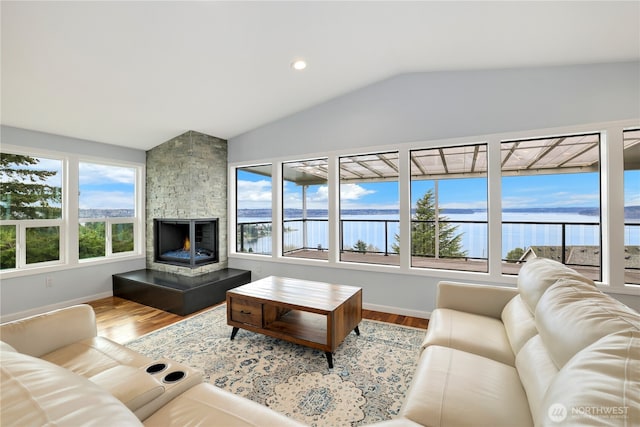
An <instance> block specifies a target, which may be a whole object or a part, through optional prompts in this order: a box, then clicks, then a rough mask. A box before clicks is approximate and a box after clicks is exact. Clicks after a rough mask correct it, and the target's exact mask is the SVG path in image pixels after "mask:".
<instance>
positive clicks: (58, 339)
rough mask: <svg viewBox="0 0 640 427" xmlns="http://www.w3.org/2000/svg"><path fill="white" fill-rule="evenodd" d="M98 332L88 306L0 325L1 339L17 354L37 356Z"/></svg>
mask: <svg viewBox="0 0 640 427" xmlns="http://www.w3.org/2000/svg"><path fill="white" fill-rule="evenodd" d="M97 334H98V329H97V326H96V315H95V312H94V311H93V308H92V307H91V306H90V305H86V304H80V305H74V306H72V307H67V308H62V309H59V310H53V311H50V312H48V313H44V314H38V315H35V316H31V317H26V318H24V319H20V320H15V321H13V322H8V323H4V324H2V325H0V339H2V341H4V342H6V343H7V344H9V345H10V346H12V347H13V348H15V349H16V350H17V351H19V352H20V353H24V354H28V355H30V356H34V357H40V356H43V355H45V354H47V353H50V352H52V351H54V350H57V349H59V348H62V347H65V346H67V345H69V344H72V343H74V342H77V341H80V340H83V339H86V338H91V337H95V336H96V335H97Z"/></svg>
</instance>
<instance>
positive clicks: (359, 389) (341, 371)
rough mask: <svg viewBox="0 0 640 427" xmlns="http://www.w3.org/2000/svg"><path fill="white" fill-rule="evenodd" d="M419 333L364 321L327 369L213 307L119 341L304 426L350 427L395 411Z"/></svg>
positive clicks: (314, 355)
mask: <svg viewBox="0 0 640 427" xmlns="http://www.w3.org/2000/svg"><path fill="white" fill-rule="evenodd" d="M425 333H426V332H425V330H424V329H417V328H409V327H404V326H398V325H393V324H389V323H384V322H376V321H372V320H363V321H362V323H360V336H357V335H356V334H355V333H351V334H349V336H348V337H347V338H346V339H345V341H344V342H343V343H342V344H341V345H340V347H339V348H338V349H337V350H336V352H335V354H334V356H333V364H334V368H333V369H329V367H328V364H327V359H326V357H325V355H324V352H322V351H318V350H314V349H310V348H307V347H303V346H300V345H296V344H290V343H288V342H285V341H282V340H278V339H275V338H270V337H266V336H264V335H260V334H256V333H253V332H249V331H245V330H242V329H240V331H239V332H238V334H237V335H236V337H235V339H234V340H233V341H231V340H230V339H229V338H230V335H231V327H230V326H228V325H227V322H226V306H225V305H222V306H218V307H215V308H213V309H211V310H209V311H206V312H204V313H201V314H199V315H197V316H194V317H192V318H190V319H186V320H183V321H181V322H179V323H176V324H173V325H171V326H167V327H166V328H163V329H160V330H158V331H155V332H152V333H150V334H147V335H145V336H143V337H140V338H138V339H136V340H134V341H131V342H129V343H128V344H127V347H129V348H131V349H133V350H136V351H139V352H140V353H142V354H145V355H147V356H149V357H152V358H158V359H159V358H162V357H167V358H170V359H173V360H175V361H177V362H180V363H184V364H186V365H189V366H191V367H193V368H196V369H199V370H201V371H203V372H204V376H205V381H208V382H210V383H212V384H214V385H216V386H218V387H221V388H223V389H225V390H228V391H230V392H232V393H235V394H238V395H241V396H244V397H247V398H249V399H251V400H254V401H256V402H258V403H260V404H262V405H265V406H269V407H270V408H272V409H274V410H276V411H278V412H281V413H283V414H286V415H288V416H290V417H292V418H294V419H297V420H299V421H301V422H303V423H306V424H309V425H312V426H358V425H363V424H370V423H373V422H376V421H383V420H388V419H391V418H392V417H393V416H394V415H396V414H397V413H398V411H399V410H400V406H401V405H402V402H403V401H404V396H405V394H406V391H407V389H408V387H409V385H410V384H411V379H412V378H413V373H414V371H415V368H416V364H417V358H418V351H419V347H420V344H421V343H422V340H423V338H424V336H425Z"/></svg>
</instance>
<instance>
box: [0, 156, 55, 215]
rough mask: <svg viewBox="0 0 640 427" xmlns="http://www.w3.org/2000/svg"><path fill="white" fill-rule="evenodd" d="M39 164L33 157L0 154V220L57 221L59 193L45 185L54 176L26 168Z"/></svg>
mask: <svg viewBox="0 0 640 427" xmlns="http://www.w3.org/2000/svg"><path fill="white" fill-rule="evenodd" d="M39 162H40V161H39V160H38V159H36V158H34V157H29V156H22V155H19V154H8V153H0V180H1V182H2V193H1V194H0V218H2V219H52V218H60V215H61V212H62V210H61V208H60V207H59V204H60V202H61V200H62V189H61V188H60V187H55V186H52V185H48V184H46V181H47V179H48V178H50V177H52V176H54V175H56V174H57V173H58V172H57V171H50V170H42V169H32V168H29V166H33V165H37V164H38V163H39Z"/></svg>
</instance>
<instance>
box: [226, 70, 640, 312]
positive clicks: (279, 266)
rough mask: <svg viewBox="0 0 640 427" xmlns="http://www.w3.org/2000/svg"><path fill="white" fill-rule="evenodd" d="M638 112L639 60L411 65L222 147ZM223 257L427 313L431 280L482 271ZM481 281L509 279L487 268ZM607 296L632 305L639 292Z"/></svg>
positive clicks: (260, 157) (411, 137) (406, 135)
mask: <svg viewBox="0 0 640 427" xmlns="http://www.w3.org/2000/svg"><path fill="white" fill-rule="evenodd" d="M638 118H640V63H639V62H622V63H611V64H599V65H576V66H565V67H545V68H528V69H505V70H482V71H453V72H433V73H413V74H404V75H399V76H396V77H393V78H390V79H388V80H384V81H381V82H379V83H376V84H373V85H370V86H367V87H364V88H362V89H360V90H357V91H355V92H352V93H349V94H346V95H344V96H341V97H338V98H335V99H332V100H330V101H328V102H326V103H323V104H320V105H318V106H316V107H313V108H310V109H308V110H305V111H302V112H300V113H297V114H294V115H292V116H289V117H285V118H283V119H281V120H278V121H276V122H273V123H270V124H267V125H265V126H262V127H260V128H257V129H255V130H253V131H251V132H247V133H245V134H243V135H239V136H237V137H235V138H231V139H230V140H229V144H228V150H229V151H228V156H229V162H230V163H231V164H238V163H242V162H245V163H247V164H250V163H254V162H255V163H259V162H263V161H265V159H273V158H274V157H278V158H280V157H288V156H300V158H304V156H305V155H309V156H311V155H313V156H316V155H318V154H319V153H323V152H331V151H343V150H349V149H352V148H353V149H354V153H357V152H358V149H367V150H369V149H375V147H376V146H384V147H387V148H388V147H389V146H393V145H394V144H402V143H409V142H415V141H426V143H425V146H428V141H434V140H438V139H447V138H460V137H466V136H481V135H487V134H498V133H505V132H520V131H528V130H536V129H549V128H559V127H567V126H572V125H584V124H590V123H602V122H611V121H623V120H632V121H635V122H636V123H640V122H639V121H638ZM540 136H543V135H540ZM276 261H277V262H276ZM229 266H230V267H235V268H245V269H249V270H252V272H253V277H254V279H255V278H260V277H265V276H267V275H269V274H274V275H283V276H290V277H297V278H302V279H305V278H306V279H310V280H323V281H327V280H329V281H334V282H336V283H344V284H349V285H356V286H362V287H363V289H364V294H363V295H364V303H365V306H366V307H369V308H373V309H384V310H386V311H390V312H395V313H400V314H413V315H416V314H423V315H428V313H429V312H430V311H431V310H432V309H433V307H434V305H435V284H436V283H437V282H438V281H439V280H442V279H445V278H446V279H451V277H455V278H457V279H459V280H468V281H473V282H475V283H483V282H484V283H486V282H487V281H488V279H489V278H488V277H487V276H482V275H474V274H471V273H469V274H458V275H452V274H450V273H438V272H436V271H434V272H430V273H427V274H424V273H422V272H421V273H422V274H420V275H415V274H406V273H404V272H399V273H394V272H389V269H386V270H385V269H379V268H377V267H375V266H374V267H366V266H364V265H362V266H360V267H358V268H349V267H344V266H322V265H320V264H318V263H315V264H311V263H306V264H303V263H297V262H295V261H294V262H289V261H288V260H282V259H275V258H270V257H264V256H253V257H251V256H249V255H235V256H234V255H230V258H229ZM491 281H492V282H493V283H499V284H504V285H513V284H514V283H515V279H513V278H498V279H496V278H495V276H494V277H492V278H491ZM613 296H615V297H618V298H619V299H621V300H623V302H625V303H626V304H627V305H630V306H632V307H633V308H635V309H636V310H640V296H638V295H616V294H614V295H613Z"/></svg>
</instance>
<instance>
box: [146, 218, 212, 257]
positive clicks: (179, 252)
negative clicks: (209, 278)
mask: <svg viewBox="0 0 640 427" xmlns="http://www.w3.org/2000/svg"><path fill="white" fill-rule="evenodd" d="M153 237H154V238H153V245H154V249H153V250H154V261H155V262H159V263H164V264H172V265H179V266H183V267H189V268H195V267H199V266H201V265H205V264H212V263H215V262H218V218H207V219H154V220H153Z"/></svg>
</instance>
